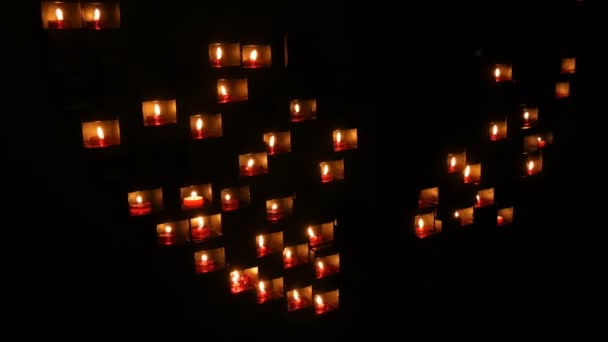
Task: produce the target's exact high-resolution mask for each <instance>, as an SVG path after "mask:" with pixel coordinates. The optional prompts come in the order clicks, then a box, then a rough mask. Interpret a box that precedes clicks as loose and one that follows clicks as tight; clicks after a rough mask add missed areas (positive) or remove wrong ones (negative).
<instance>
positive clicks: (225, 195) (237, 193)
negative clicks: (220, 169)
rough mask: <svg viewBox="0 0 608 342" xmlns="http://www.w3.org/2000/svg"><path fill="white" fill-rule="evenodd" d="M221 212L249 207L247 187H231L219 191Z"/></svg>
mask: <svg viewBox="0 0 608 342" xmlns="http://www.w3.org/2000/svg"><path fill="white" fill-rule="evenodd" d="M220 195H221V200H222V211H233V210H237V209H238V208H241V207H244V206H247V205H249V201H250V194H249V186H248V185H244V186H241V187H232V188H227V189H223V190H222V191H221V194H220Z"/></svg>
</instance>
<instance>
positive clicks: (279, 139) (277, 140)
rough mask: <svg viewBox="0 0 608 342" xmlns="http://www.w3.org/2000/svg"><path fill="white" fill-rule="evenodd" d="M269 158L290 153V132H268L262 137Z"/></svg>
mask: <svg viewBox="0 0 608 342" xmlns="http://www.w3.org/2000/svg"><path fill="white" fill-rule="evenodd" d="M263 139H264V144H266V148H267V153H268V155H269V156H272V155H275V154H280V153H289V152H291V132H290V131H284V132H270V133H266V134H264V136H263Z"/></svg>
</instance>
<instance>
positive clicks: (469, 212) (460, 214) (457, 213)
mask: <svg viewBox="0 0 608 342" xmlns="http://www.w3.org/2000/svg"><path fill="white" fill-rule="evenodd" d="M474 216H475V210H474V207H468V208H461V209H456V210H454V214H453V219H454V221H455V222H456V224H457V225H459V226H461V227H464V226H468V225H471V224H473V222H474V220H473V218H474Z"/></svg>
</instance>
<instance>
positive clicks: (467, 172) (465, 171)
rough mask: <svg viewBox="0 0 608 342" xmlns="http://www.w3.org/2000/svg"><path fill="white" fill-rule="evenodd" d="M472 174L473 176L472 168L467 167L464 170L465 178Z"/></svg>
mask: <svg viewBox="0 0 608 342" xmlns="http://www.w3.org/2000/svg"><path fill="white" fill-rule="evenodd" d="M470 174H471V166H470V165H467V167H465V168H464V176H465V177H469V175H470Z"/></svg>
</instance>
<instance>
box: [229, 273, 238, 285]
mask: <svg viewBox="0 0 608 342" xmlns="http://www.w3.org/2000/svg"><path fill="white" fill-rule="evenodd" d="M230 278H231V279H232V282H233V283H234V284H235V285H237V284H238V283H239V279H241V274H240V273H239V271H232V272H230Z"/></svg>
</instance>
